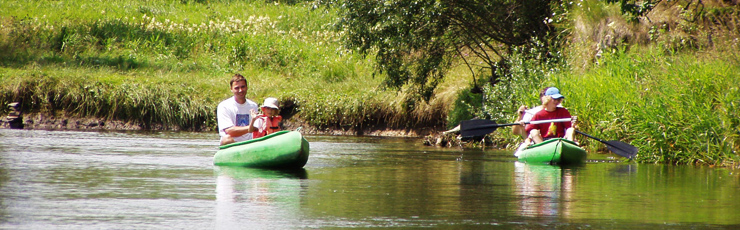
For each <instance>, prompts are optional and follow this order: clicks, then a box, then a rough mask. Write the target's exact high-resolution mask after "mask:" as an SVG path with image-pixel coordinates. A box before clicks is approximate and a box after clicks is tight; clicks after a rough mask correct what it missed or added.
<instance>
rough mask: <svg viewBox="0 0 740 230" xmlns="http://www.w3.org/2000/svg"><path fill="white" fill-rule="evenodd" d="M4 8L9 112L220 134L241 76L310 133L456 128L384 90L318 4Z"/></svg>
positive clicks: (435, 110) (1, 42)
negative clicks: (220, 120) (223, 111)
mask: <svg viewBox="0 0 740 230" xmlns="http://www.w3.org/2000/svg"><path fill="white" fill-rule="evenodd" d="M4 4H5V5H4V7H3V9H2V10H0V15H3V16H2V17H1V18H0V22H1V24H2V27H1V28H0V37H2V39H0V48H2V50H4V51H7V52H3V53H1V54H0V63H1V65H0V85H1V86H0V92H2V93H0V103H3V104H4V103H6V102H10V101H22V102H23V107H24V110H25V111H31V112H33V111H38V112H48V113H65V114H68V115H71V116H94V117H103V118H108V119H121V120H127V121H135V122H139V123H142V124H143V125H144V126H145V127H152V126H153V125H158V126H162V127H165V128H177V129H189V130H211V129H214V128H215V106H216V104H217V103H218V102H219V101H220V100H223V99H226V98H228V97H229V96H230V92H229V91H228V80H229V78H230V76H231V75H233V73H241V74H242V75H244V76H246V77H247V79H248V80H249V83H250V91H249V94H248V97H249V98H251V99H253V100H254V101H257V102H261V101H262V99H264V98H266V97H269V96H272V97H278V98H279V99H281V101H282V102H283V103H284V104H285V105H288V106H289V107H290V109H289V110H288V112H292V113H294V114H295V115H297V117H296V118H297V119H301V120H304V121H305V122H307V123H308V124H310V125H315V126H319V127H335V128H337V127H338V128H345V129H362V128H364V127H367V126H372V125H375V124H378V123H384V124H387V125H388V126H389V127H390V128H405V127H413V126H430V125H432V126H433V125H439V124H440V123H441V122H439V121H444V116H445V112H444V108H446V104H445V103H448V102H445V101H444V100H439V99H438V100H435V101H434V102H431V103H423V104H420V105H416V104H413V103H409V102H408V100H407V99H406V97H405V96H404V95H403V93H401V94H397V93H396V92H394V91H385V90H382V89H381V88H379V84H380V82H381V80H382V79H381V78H380V77H373V74H372V65H371V63H369V62H368V60H371V59H366V58H365V57H362V56H359V55H356V54H354V53H353V52H351V51H349V50H344V49H343V48H341V45H340V42H339V38H340V35H339V34H338V33H337V32H335V31H334V30H333V22H334V20H335V18H336V15H335V14H334V12H332V9H330V8H325V7H313V5H311V4H312V3H311V2H306V3H298V4H281V3H280V2H273V3H265V2H264V1H215V2H208V3H205V2H199V1H176V2H172V1H145V2H132V1H112V2H99V1H76V2H58V1H34V2H9V3H4ZM447 100H448V101H449V100H450V99H447ZM3 109H6V108H3ZM430 111H432V112H430ZM409 114H411V116H409ZM290 115H293V114H290Z"/></svg>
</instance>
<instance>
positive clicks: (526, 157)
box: [516, 138, 586, 165]
mask: <svg viewBox="0 0 740 230" xmlns="http://www.w3.org/2000/svg"><path fill="white" fill-rule="evenodd" d="M516 155H517V157H519V161H521V162H526V163H540V164H551V165H555V164H557V165H577V164H583V162H584V161H585V160H586V150H584V149H582V148H581V147H579V146H578V144H576V143H575V142H572V141H569V140H567V139H564V138H553V139H549V140H546V141H544V142H542V143H539V144H536V145H532V146H529V147H527V148H526V149H524V150H522V151H521V152H519V153H517V154H516Z"/></svg>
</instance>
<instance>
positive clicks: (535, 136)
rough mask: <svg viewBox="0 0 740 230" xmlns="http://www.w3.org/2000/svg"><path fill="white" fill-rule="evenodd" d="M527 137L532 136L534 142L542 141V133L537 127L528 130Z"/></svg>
mask: <svg viewBox="0 0 740 230" xmlns="http://www.w3.org/2000/svg"><path fill="white" fill-rule="evenodd" d="M529 138H532V141H534V143H535V144H537V143H542V135H541V133H540V130H539V129H533V130H532V131H529Z"/></svg>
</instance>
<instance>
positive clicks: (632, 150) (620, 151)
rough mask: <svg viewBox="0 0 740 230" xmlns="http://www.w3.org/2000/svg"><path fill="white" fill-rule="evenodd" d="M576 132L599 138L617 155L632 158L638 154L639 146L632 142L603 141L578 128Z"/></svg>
mask: <svg viewBox="0 0 740 230" xmlns="http://www.w3.org/2000/svg"><path fill="white" fill-rule="evenodd" d="M576 132H577V133H580V134H581V135H584V136H587V137H589V138H591V139H594V140H597V141H599V142H601V143H604V144H606V148H607V149H609V151H612V152H613V153H615V154H617V155H620V156H623V157H626V158H628V159H632V158H633V157H635V155H637V151H639V150H638V149H637V147H635V146H633V145H630V144H627V143H624V142H621V141H603V140H601V139H599V138H596V137H594V136H591V135H588V134H586V133H584V132H581V131H579V130H576Z"/></svg>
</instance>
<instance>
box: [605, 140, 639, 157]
mask: <svg viewBox="0 0 740 230" xmlns="http://www.w3.org/2000/svg"><path fill="white" fill-rule="evenodd" d="M604 144H606V148H607V149H609V151H612V152H614V153H615V154H617V155H620V156H623V157H626V158H629V159H632V158H633V157H635V155H637V151H639V150H638V149H637V147H635V146H632V145H630V144H627V143H624V142H621V141H606V142H604Z"/></svg>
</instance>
